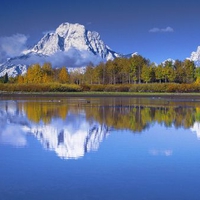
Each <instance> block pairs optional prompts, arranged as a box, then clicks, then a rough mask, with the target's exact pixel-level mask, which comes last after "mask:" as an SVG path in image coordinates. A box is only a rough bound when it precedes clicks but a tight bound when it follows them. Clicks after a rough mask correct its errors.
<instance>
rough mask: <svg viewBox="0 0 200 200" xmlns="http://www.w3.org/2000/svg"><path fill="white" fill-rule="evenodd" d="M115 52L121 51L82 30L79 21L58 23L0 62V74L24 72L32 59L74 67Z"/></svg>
mask: <svg viewBox="0 0 200 200" xmlns="http://www.w3.org/2000/svg"><path fill="white" fill-rule="evenodd" d="M119 56H122V55H120V54H118V53H116V52H115V51H113V50H111V49H110V48H109V47H108V46H107V45H106V44H105V43H104V42H103V41H102V40H101V38H100V35H99V33H97V32H95V31H89V30H86V28H85V27H84V26H83V25H80V24H70V23H62V24H61V25H60V26H59V27H58V28H57V29H56V30H55V31H54V32H51V33H47V34H46V35H44V37H43V38H42V39H41V40H40V41H39V42H38V43H37V44H36V45H35V46H34V47H33V48H30V49H28V50H26V51H24V52H23V54H22V55H20V56H18V57H15V58H9V59H7V61H6V62H4V63H2V64H0V76H3V75H5V73H6V72H7V73H8V75H9V76H12V77H14V76H16V75H17V74H24V73H26V70H27V67H28V66H29V65H31V64H34V63H44V62H53V63H52V64H54V65H61V66H63V65H64V64H65V65H66V64H68V65H69V66H67V67H71V68H73V67H76V68H77V67H83V66H84V65H87V64H88V63H90V62H93V63H94V62H100V61H107V60H112V59H114V58H116V57H119ZM95 64H97V63H95Z"/></svg>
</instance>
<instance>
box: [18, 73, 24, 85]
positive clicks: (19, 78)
mask: <svg viewBox="0 0 200 200" xmlns="http://www.w3.org/2000/svg"><path fill="white" fill-rule="evenodd" d="M17 83H19V84H22V83H24V77H23V76H22V75H19V76H18V78H17Z"/></svg>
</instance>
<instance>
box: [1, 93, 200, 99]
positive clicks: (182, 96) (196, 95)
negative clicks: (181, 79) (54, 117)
mask: <svg viewBox="0 0 200 200" xmlns="http://www.w3.org/2000/svg"><path fill="white" fill-rule="evenodd" d="M1 97H21V98H23V97H124V98H125V97H131V98H162V99H163V98H164V99H165V98H170V99H187V100H189V99H190V100H191V101H192V100H198V99H199V100H200V93H139V92H138V93H131V92H44V93H41V92H30V93H29V92H0V98H1Z"/></svg>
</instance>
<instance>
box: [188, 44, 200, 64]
mask: <svg viewBox="0 0 200 200" xmlns="http://www.w3.org/2000/svg"><path fill="white" fill-rule="evenodd" d="M189 59H190V60H191V61H194V63H195V65H196V66H200V46H198V47H197V51H193V52H192V53H191V56H190V58H189Z"/></svg>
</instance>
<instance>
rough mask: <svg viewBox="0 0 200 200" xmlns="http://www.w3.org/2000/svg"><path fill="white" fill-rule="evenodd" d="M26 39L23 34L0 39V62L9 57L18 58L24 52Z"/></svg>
mask: <svg viewBox="0 0 200 200" xmlns="http://www.w3.org/2000/svg"><path fill="white" fill-rule="evenodd" d="M27 39H28V37H27V36H26V35H23V34H15V35H12V36H8V37H0V62H3V61H5V60H6V59H7V58H9V57H15V56H19V55H20V54H21V53H22V52H23V51H24V50H26V43H27Z"/></svg>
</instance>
